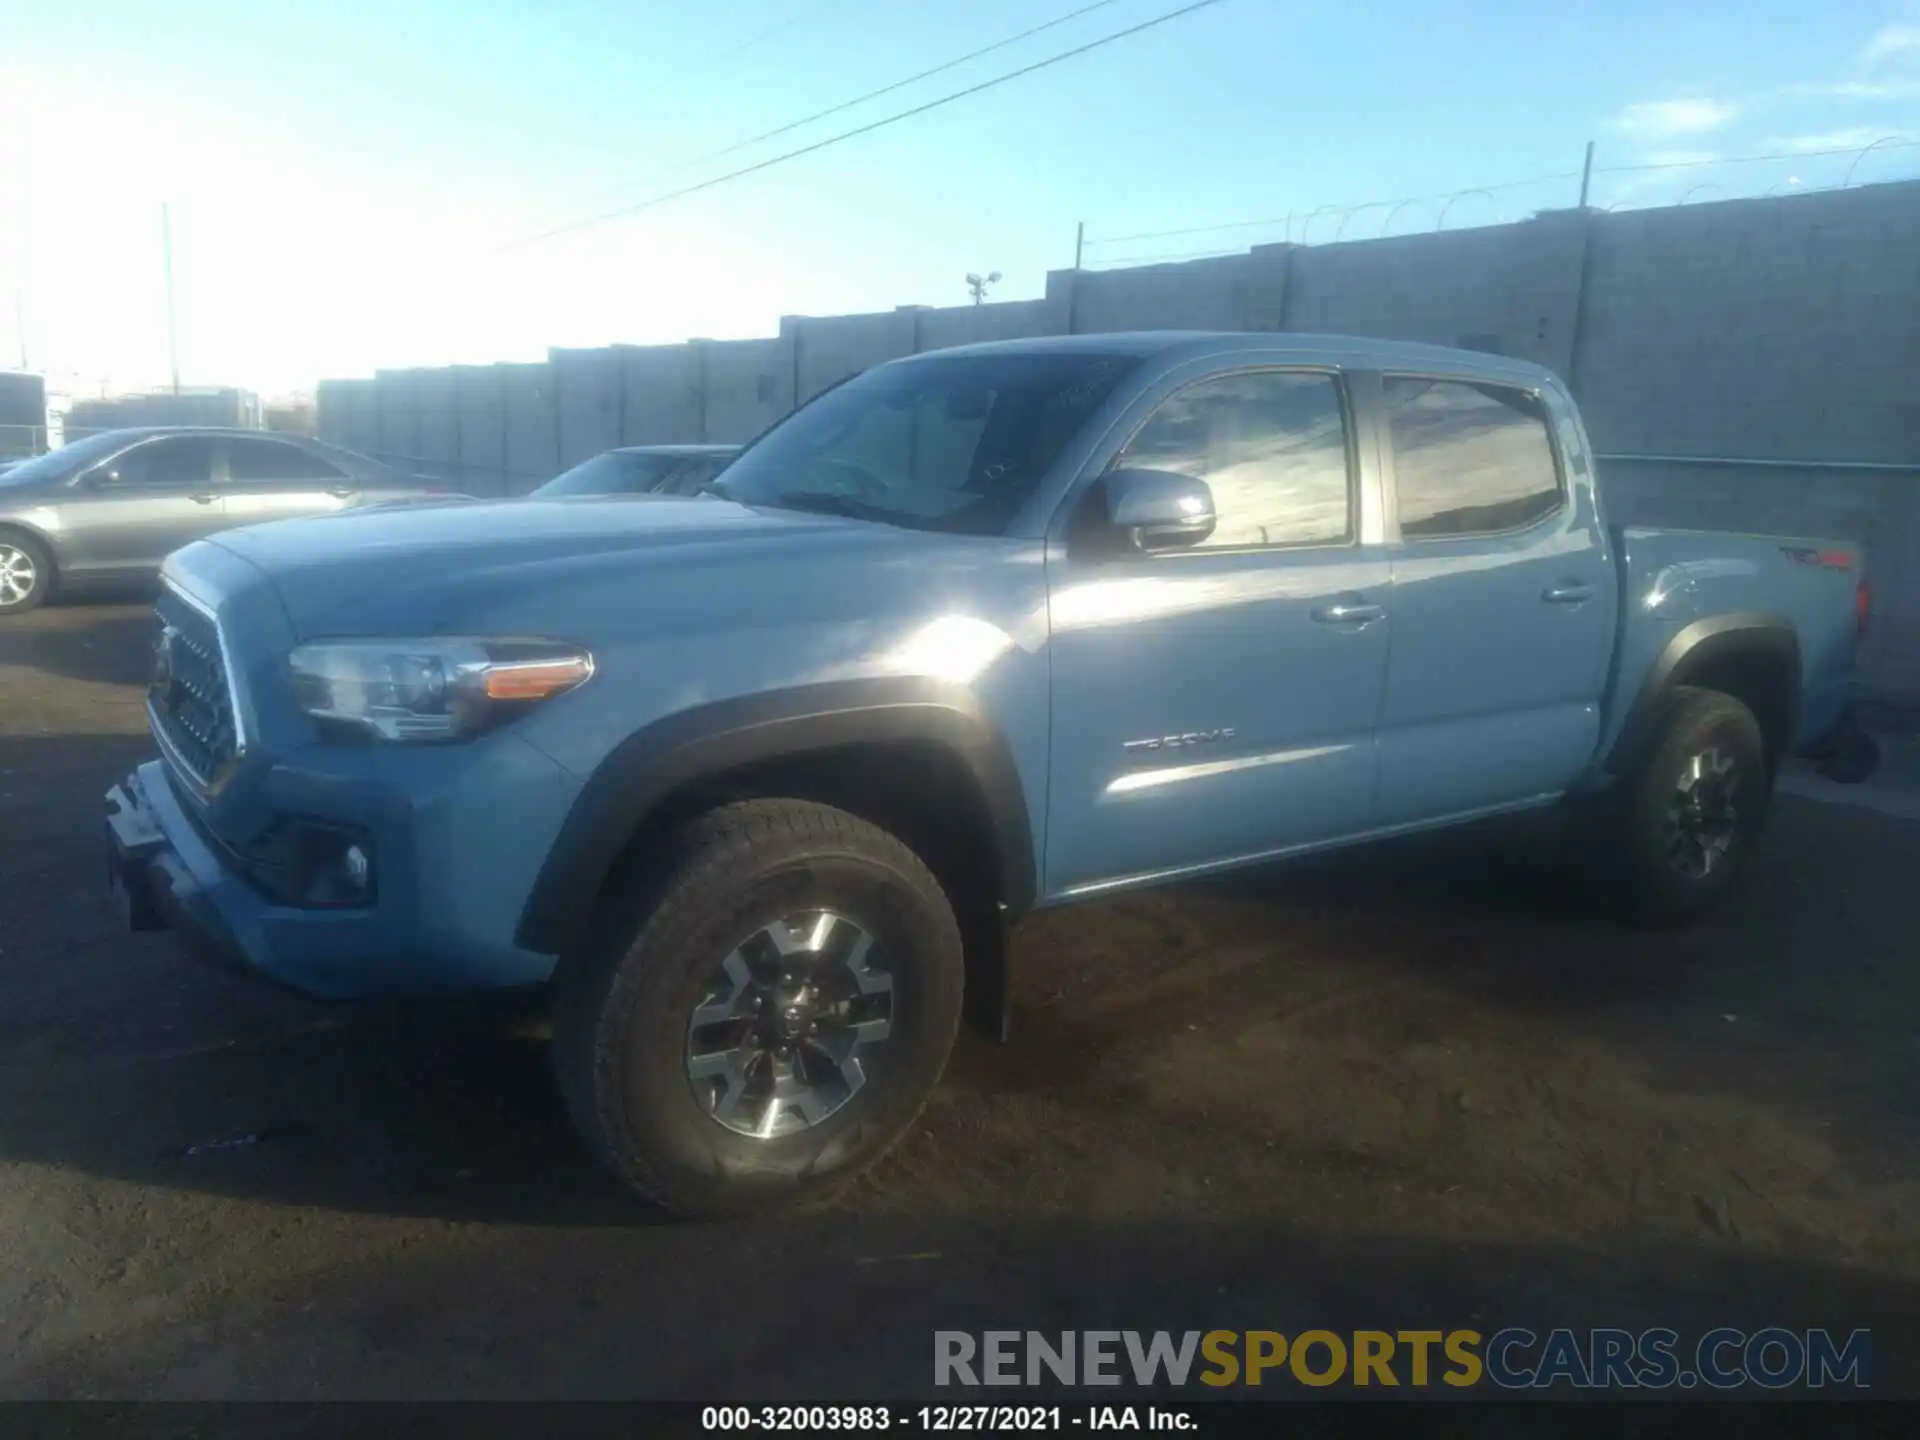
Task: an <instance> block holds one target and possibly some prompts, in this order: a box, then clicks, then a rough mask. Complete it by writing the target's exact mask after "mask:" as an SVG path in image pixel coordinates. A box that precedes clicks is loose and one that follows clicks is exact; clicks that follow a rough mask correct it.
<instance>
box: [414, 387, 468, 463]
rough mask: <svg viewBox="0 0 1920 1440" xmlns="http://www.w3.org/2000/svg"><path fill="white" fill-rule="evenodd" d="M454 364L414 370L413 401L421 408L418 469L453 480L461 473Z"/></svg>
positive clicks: (416, 442) (418, 427)
mask: <svg viewBox="0 0 1920 1440" xmlns="http://www.w3.org/2000/svg"><path fill="white" fill-rule="evenodd" d="M458 383H459V382H458V378H457V376H456V374H455V372H454V370H453V368H452V367H451V366H446V367H443V368H441V369H437V370H417V371H415V372H414V400H415V403H416V404H417V405H418V407H419V421H418V424H417V426H416V429H415V444H416V446H417V447H418V448H417V449H416V450H415V452H414V453H415V454H417V455H418V456H419V457H420V461H419V464H418V465H417V466H416V467H415V468H416V470H417V471H418V472H419V473H420V474H423V475H432V476H434V477H435V478H436V479H443V480H454V479H457V478H458V476H459V473H460V395H459V391H458V389H457V386H458Z"/></svg>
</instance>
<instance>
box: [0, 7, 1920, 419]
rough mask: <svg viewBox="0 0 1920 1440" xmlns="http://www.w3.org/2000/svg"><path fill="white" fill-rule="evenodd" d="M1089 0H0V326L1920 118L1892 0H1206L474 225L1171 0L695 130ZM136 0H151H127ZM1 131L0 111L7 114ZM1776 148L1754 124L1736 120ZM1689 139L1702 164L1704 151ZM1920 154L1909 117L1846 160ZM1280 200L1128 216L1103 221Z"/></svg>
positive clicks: (511, 290)
mask: <svg viewBox="0 0 1920 1440" xmlns="http://www.w3.org/2000/svg"><path fill="white" fill-rule="evenodd" d="M1084 3H1086V0H967V3H960V0H917V3H913V4H901V3H899V0H626V3H612V0H597V3H588V0H544V3H535V0H491V3H488V0H464V3H454V0H412V3H410V0H387V3H370V0H334V3H328V4H321V3H308V0H286V3H280V4H275V5H271V6H263V5H259V4H257V3H247V4H238V3H215V0H172V3H169V4H167V5H165V6H161V7H154V6H151V5H146V4H140V3H136V0H91V3H89V0H60V3H48V0H12V3H10V4H9V5H8V6H7V7H6V8H5V11H4V13H0V136H4V137H6V138H5V140H4V143H0V302H4V303H0V363H4V364H12V363H17V360H18V351H19V335H18V333H17V329H16V326H15V322H14V313H13V311H14V305H13V303H12V300H13V296H14V294H15V293H17V294H18V295H19V297H20V303H21V308H22V309H23V311H24V318H25V325H24V329H25V334H26V340H27V342H28V349H29V358H30V360H31V362H32V363H33V364H34V365H35V367H36V368H46V369H49V370H51V371H53V372H55V374H56V375H57V376H59V377H61V378H62V379H63V381H64V383H65V384H66V385H67V387H68V388H70V389H76V390H81V391H85V390H91V389H94V388H98V387H99V386H101V385H112V386H128V385H140V384H147V383H153V382H156V381H158V380H160V379H163V378H164V376H165V373H166V366H167V359H166V338H165V308H164V302H163V299H162V288H161V283H160V275H161V269H160V245H159V215H158V212H159V206H160V203H161V201H162V200H166V201H168V202H169V203H170V205H171V208H172V216H173V232H174V247H175V279H176V288H177V294H178V310H179V328H180V350H181V364H182V370H183V378H184V379H185V380H186V381H188V382H189V383H233V384H242V385H248V386H252V387H254V388H257V389H261V390H263V391H267V392H269V393H272V392H279V391H285V390H289V389H295V388H304V387H309V386H311V384H312V382H313V381H314V380H316V379H318V378H320V377H321V376H325V375H336V374H339V375H350V374H365V373H369V372H370V371H371V370H372V369H373V368H375V367H376V366H388V365H407V364H436V363H449V362H467V361H489V360H501V359H529V358H538V357H539V356H540V355H542V354H543V353H544V351H545V348H546V347H547V346H549V345H592V344H603V343H609V342H614V341H629V342H637V343H649V342H661V341H672V340H679V339H684V338H687V337H689V336H709V337H732V336H745V335H756V334H770V333H773V331H774V329H775V327H776V326H777V324H778V319H779V316H780V315H781V314H783V313H793V314H800V313H813V314H830V313H835V312H839V311H847V310H862V309H888V308H891V307H892V306H894V305H896V304H904V303H913V302H917V303H930V304H958V303H963V302H964V301H965V299H966V292H965V285H964V277H965V275H966V274H967V272H968V271H970V270H999V271H1001V272H1002V273H1003V275H1004V276H1005V278H1004V280H1003V281H1002V282H1001V284H1000V286H999V287H998V289H997V291H996V292H995V296H996V298H1003V299H1017V298H1022V297H1028V296H1034V295H1038V294H1040V293H1041V292H1042V291H1043V290H1044V287H1045V281H1046V272H1047V270H1048V269H1050V268H1062V267H1065V266H1067V265H1069V264H1071V263H1072V257H1073V242H1074V228H1075V224H1076V222H1079V221H1085V222H1086V225H1087V232H1088V235H1089V237H1090V241H1091V242H1092V243H1090V246H1089V249H1088V251H1087V257H1088V263H1089V264H1094V263H1111V262H1113V261H1116V260H1118V259H1120V258H1122V257H1132V256H1149V255H1160V254H1164V255H1187V254H1194V253H1200V252H1210V251H1218V250H1225V249H1235V248H1242V247H1244V246H1246V245H1249V244H1252V243H1257V242H1261V241H1267V240H1278V239H1281V238H1284V236H1285V234H1286V233H1287V226H1286V224H1285V222H1284V217H1286V216H1288V215H1289V214H1291V215H1293V216H1295V217H1296V219H1295V220H1294V221H1293V224H1292V238H1295V239H1299V238H1301V229H1302V224H1303V221H1304V218H1305V217H1306V216H1307V215H1309V214H1313V213H1314V212H1318V213H1317V214H1315V216H1314V220H1313V228H1312V229H1311V230H1310V231H1308V233H1307V235H1306V238H1307V239H1308V240H1309V241H1313V242H1324V241H1328V240H1331V239H1332V238H1334V234H1335V233H1336V231H1340V232H1341V233H1342V234H1343V238H1346V239H1355V238H1361V237H1366V236H1371V235H1375V234H1378V233H1380V232H1381V229H1382V226H1383V225H1390V226H1391V229H1392V230H1393V231H1395V232H1398V231H1405V230H1415V229H1428V228H1432V227H1433V225H1434V224H1435V223H1436V222H1437V221H1438V220H1439V219H1440V218H1441V217H1440V210H1441V202H1432V203H1426V204H1413V205H1407V206H1403V207H1401V208H1399V209H1398V210H1393V209H1392V208H1391V207H1390V206H1389V205H1387V204H1377V205H1374V206H1373V207H1372V208H1369V209H1362V210H1356V211H1355V212H1354V213H1353V214H1352V215H1351V216H1350V217H1348V218H1346V219H1345V224H1344V230H1342V229H1341V222H1342V216H1341V214H1340V213H1339V211H1338V210H1336V209H1333V208H1329V207H1350V206H1355V205H1359V204H1362V203H1363V202H1371V201H1381V202H1385V201H1392V200H1395V199H1398V198H1400V197H1404V196H1430V195H1442V194H1446V193H1448V192H1469V191H1472V190H1474V189H1476V188H1477V187H1490V186H1509V184H1510V182H1516V181H1534V182H1537V183H1531V184H1524V185H1513V186H1511V188H1501V189H1496V190H1494V191H1493V192H1492V193H1491V194H1471V193H1463V194H1461V195H1460V197H1459V198H1458V199H1457V200H1455V201H1454V202H1453V204H1452V205H1451V206H1450V207H1448V209H1447V213H1446V216H1445V223H1446V225H1447V227H1448V228H1458V227H1461V226H1466V225H1475V224H1487V223H1492V222H1494V221H1497V220H1499V219H1503V218H1504V219H1519V218H1522V217H1524V216H1525V215H1527V214H1529V213H1531V212H1532V211H1533V210H1536V209H1541V208H1547V207H1551V206H1564V205H1570V204H1572V203H1574V200H1575V199H1576V196H1577V179H1575V178H1573V177H1574V173H1575V172H1577V171H1578V170H1579V167H1580V161H1581V153H1582V149H1583V147H1584V145H1585V144H1586V142H1587V141H1588V140H1589V139H1592V140H1595V141H1597V142H1598V147H1599V148H1598V161H1597V163H1598V164H1599V165H1600V166H1601V167H1603V172H1604V167H1610V166H1632V165H1647V164H1673V163H1676V162H1685V168H1676V169H1670V170H1651V171H1649V170H1636V171H1628V172H1623V173H1601V174H1599V175H1597V176H1596V179H1595V183H1594V192H1593V201H1594V203H1596V204H1600V205H1617V206H1620V207H1622V208H1625V207H1631V206H1638V205H1648V204H1664V203H1673V202H1675V201H1677V200H1680V199H1682V198H1683V197H1684V198H1686V199H1687V200H1688V201H1689V202H1690V203H1701V202H1706V201H1711V200H1716V199H1722V198H1729V197H1732V196H1736V195H1741V194H1758V193H1761V192H1764V191H1767V190H1770V189H1772V190H1785V189H1791V188H1794V187H1796V186H1809V187H1811V186H1821V185H1832V184H1838V183H1839V182H1840V180H1841V179H1842V176H1843V174H1844V173H1845V172H1846V170H1847V167H1848V166H1849V164H1851V163H1852V155H1851V153H1849V154H1846V155H1840V156H1822V155H1818V154H1811V153H1805V152H1817V151H1825V150H1844V151H1849V152H1852V151H1857V150H1858V149H1860V148H1861V147H1863V146H1865V145H1867V144H1868V143H1870V142H1871V141H1873V140H1875V139H1878V138H1880V137H1883V136H1892V137H1898V138H1901V139H1903V140H1909V141H1910V140H1914V139H1920V4H1914V3H1906V0H1844V3H1829V4H1826V5H1823V6H1812V5H1808V4H1806V3H1804V0H1740V3H1734V0H1691V3H1685V4H1676V3H1673V0H1660V3H1653V0H1611V3H1604V4H1602V3H1562V4H1557V5H1540V4H1538V3H1520V0H1489V3H1477V4H1472V5H1468V4H1461V3H1455V4H1452V5H1445V4H1436V3H1432V0H1429V3H1424V4H1416V3H1406V0H1347V3H1327V0H1319V3H1300V0H1221V3H1218V4H1215V5H1213V6H1211V7H1210V8H1207V9H1204V10H1201V11H1199V12H1197V13H1195V14H1193V15H1190V16H1187V17H1184V18H1182V19H1179V20H1176V21H1174V22H1172V23H1170V24H1167V25H1165V26H1161V27H1159V28H1156V29H1153V30H1150V31H1147V32H1145V33H1143V34H1141V35H1138V36H1135V37H1132V38H1129V39H1125V40H1121V41H1119V42H1117V43H1115V44H1113V45H1111V46H1107V47H1105V48H1103V49H1100V50H1097V51H1095V52H1093V53H1091V54H1088V55H1086V56H1083V57H1080V58H1078V59H1074V60H1070V61H1068V62H1066V63H1064V64H1062V65H1059V66H1057V67H1054V68H1051V69H1048V70H1044V71H1041V72H1039V73H1037V74H1035V75H1032V76H1029V77H1026V78H1023V79H1020V80H1016V81H1014V82H1012V83H1010V84H1008V85H1006V86H1003V87H1000V88H998V89H995V90H991V91H988V92H986V93H984V94H981V95H978V96H975V97H972V98H970V99H966V100H962V101H960V102H958V103H956V104H953V105H951V106H948V107H945V108H943V109H940V110H936V111H934V112H932V113H929V114H927V115H924V116H920V117H918V118H915V119H912V120H908V121H905V122H903V123H901V124H899V125H896V126H892V127H890V128H887V129H885V130H882V131H879V132H877V133H875V134H872V135H868V136H863V137H861V138H858V139H855V140H851V141H849V142H847V143H846V144H844V145H840V146H836V147H833V148H830V149H827V150H824V151H822V152H821V153H819V154H816V155H811V156H808V157H805V158H803V159H799V160H796V161H793V162H791V163H789V164H784V165H780V166H777V167H775V168H773V169H770V170H768V171H766V172H764V173H762V174H758V175H754V176H750V177H747V178H745V179H741V180H738V181H735V182H732V183H729V184H726V185H722V186H719V187H717V188H715V189H713V190H711V191H709V192H707V193H704V194H700V195H697V196H692V197H689V198H687V199H684V200H680V201H675V202H672V203H670V204H666V205H662V206H658V207H656V208H653V209H650V210H647V211H645V212H643V213H641V214H638V215H634V216H632V217H630V218H627V219H624V220H620V221H616V222H610V223H607V224H604V225H599V226H594V227H589V228H587V229H583V230H579V231H575V232H573V233H570V234H568V235H565V236H562V237H560V238H556V239H552V240H547V241H542V242H540V243H536V244H519V245H513V244H511V243H510V242H514V241H517V240H523V239H524V238H525V237H527V236H529V235H532V234H534V233H537V232H539V231H542V230H545V229H549V228H551V227H553V226H555V225H559V224H563V223H565V222H568V221H571V220H574V219H577V218H580V217H583V216H587V215H592V214H597V213H599V212H602V211H604V210H607V209H609V208H613V207H615V206H617V205H619V204H622V203H630V202H637V201H640V200H644V199H646V198H647V197H649V196H650V195H654V194H657V193H659V192H660V191H662V190H666V189H670V188H674V187H675V186H678V185H683V184H687V183H690V182H693V181H697V180H700V179H703V178H706V177H707V176H709V175H712V174H716V173H719V172H720V171H722V170H725V169H729V168H732V167H734V166H736V165H738V164H742V163H749V162H751V161H753V160H757V159H760V158H763V157H765V156H768V155H774V154H777V153H779V152H780V151H781V150H784V149H788V148H792V147H793V146H795V145H797V144H803V143H806V142H807V141H810V140H813V139H817V138H822V137H824V136H826V135H830V134H832V133H834V132H836V131H838V130H842V129H845V128H848V127H850V126H852V125H856V124H859V123H862V122H864V121H867V120H869V119H876V118H879V117H881V116H884V115H887V114H890V113H893V112H895V111H897V110H901V109H905V108H908V107H909V106H911V105H913V104H916V103H919V102H921V101H923V100H926V99H931V98H934V97H935V96H938V95H941V94H945V93H948V92H950V91H952V90H957V89H960V88H963V87H964V86H966V85H968V84H971V83H974V82H975V81H977V80H981V79H985V78H987V77H989V76H991V75H994V74H997V73H1000V72H1002V71H1005V70H1009V69H1012V68H1015V67H1016V66H1019V65H1022V64H1025V63H1028V62H1030V61H1032V60H1037V59H1040V58H1043V57H1044V56H1047V55H1050V54H1053V53H1055V52H1057V51H1060V50H1063V49H1067V48H1069V47H1071V46H1074V45H1077V44H1080V43H1083V42H1085V41H1087V40H1091V39H1094V38H1096V37H1098V36H1100V35H1103V34H1106V33H1109V32H1111V31H1115V30H1119V29H1122V28H1124V27H1126V26H1128V25H1131V24H1134V23H1137V22H1138V21H1140V20H1144V19H1147V18H1150V17H1151V16H1154V15H1157V14H1161V13H1164V12H1166V11H1169V10H1173V9H1176V8H1179V6H1180V5H1181V4H1182V3H1184V0H1113V3H1110V4H1107V5H1105V6H1103V7H1101V8H1100V9H1097V10H1095V11H1094V12H1093V13H1091V14H1088V15H1086V16H1083V17H1081V18H1080V19H1078V20H1075V21H1073V22H1071V23H1068V24H1064V25H1061V26H1059V27H1058V28H1056V29H1053V30H1050V31H1048V32H1047V33H1045V34H1042V35H1039V36H1036V37H1034V38H1033V39H1032V40H1030V41H1027V42H1025V43H1023V44H1021V45H1019V46H1015V47H1010V48H1008V49H1005V50H1002V51H999V52H997V53H995V54H993V55H991V56H988V57H986V58H984V59H982V60H980V61H977V62H975V63H973V64H970V65H967V66H965V67H962V68H959V69H956V70H953V71H949V72H948V73H946V74H943V75H941V76H938V77H936V78H935V79H932V80H930V81H927V82H926V83H924V84H922V85H918V86H915V87H912V88H911V89H907V90H902V91H898V92H895V93H894V94H892V95H889V96H887V97H886V98H884V99H882V100H880V101H877V102H875V103H874V104H872V105H870V106H865V107H862V108H860V109H858V110H853V111H849V112H846V113H844V114H841V115H838V116H835V117H834V118H833V119H831V120H829V121H826V122H824V123H823V124H821V125H818V126H813V127H808V128H806V129H803V130H799V131H796V132H794V133H792V134H791V135H788V136H783V137H781V139H780V140H778V141H775V142H772V143H771V144H769V145H765V146H760V147H756V148H751V149H748V150H745V151H742V152H740V153H739V154H737V155H733V156H729V157H727V158H726V159H725V160H724V161H717V162H708V163H704V164H703V163H699V162H700V157H701V156H703V155H705V154H706V153H707V152H710V151H712V150H715V149H717V148H719V147H721V146H724V145H728V144H731V143H733V142H735V141H737V140H740V139H742V138H744V137H747V136H751V135H754V134H756V133H758V132H760V131H763V130H766V129H770V128H772V127H773V126H776V125H779V124H782V123H784V122H787V121H789V120H792V119H795V118H798V117H800V116H802V115H805V114H807V113H808V112H810V111H813V110H816V109H820V108H823V107H825V106H827V105H831V104H835V103H837V102H839V101H842V100H845V99H848V98H850V97H852V96H854V95H856V94H859V93H860V92H862V91H864V90H868V89H872V88H875V87H877V86H879V85H883V84H886V83H888V82H890V81H892V80H894V79H897V78H899V77H901V76H904V75H907V74H910V73H912V72H914V71H917V70H921V69H924V68H927V67H929V66H931V65H934V64H937V63H939V62H941V61H943V60H946V59H948V58H950V57H952V56H955V55H959V54H962V53H964V52H966V51H968V50H971V49H975V48H978V47H979V46H982V45H986V44H988V43H991V42H992V41H995V40H998V39H1000V38H1002V37H1004V36H1007V35H1011V34H1013V33H1015V32H1018V31H1020V30H1023V29H1025V28H1027V27H1029V26H1031V25H1034V24H1037V23H1039V22H1041V21H1043V20H1047V19H1051V18H1053V17H1054V16H1056V15H1060V14H1064V13H1066V12H1068V11H1071V10H1073V9H1076V8H1078V5H1079V4H1084ZM162 17H164V18H162ZM23 142H24V143H23ZM1773 152H1792V153H1793V154H1794V156H1795V158H1791V159H1786V160H1780V161H1770V162H1766V163H1760V164H1746V165H1730V164H1724V163H1720V162H1722V161H1724V160H1725V159H1727V158H1728V157H1739V156H1749V155H1756V154H1762V153H1773ZM1696 162H1714V163H1696ZM1916 174H1920V146H1915V145H1912V144H1901V145H1890V146H1885V147H1882V148H1881V149H1879V150H1876V151H1874V152H1873V153H1871V154H1869V155H1867V156H1866V157H1865V158H1864V159H1862V160H1861V161H1860V162H1859V164H1858V166H1857V167H1856V168H1855V170H1854V175H1853V178H1854V181H1855V183H1861V182H1865V181H1871V180H1884V179H1893V178H1900V177H1906V176H1912V175H1916ZM1262 219H1274V220H1276V221H1277V222H1279V223H1273V224H1268V225H1259V226H1254V225H1249V226H1246V227H1244V228H1237V229H1220V230H1209V231H1207V232H1206V233H1201V234H1195V235H1191V236H1182V237H1169V238H1167V239H1156V240H1146V241H1121V240H1119V238H1118V237H1124V236H1127V235H1134V234H1142V233H1148V234H1151V233H1153V232H1159V231H1166V230H1181V229H1187V228H1190V227H1202V226H1215V225H1226V224H1229V223H1231V222H1238V221H1248V220H1262Z"/></svg>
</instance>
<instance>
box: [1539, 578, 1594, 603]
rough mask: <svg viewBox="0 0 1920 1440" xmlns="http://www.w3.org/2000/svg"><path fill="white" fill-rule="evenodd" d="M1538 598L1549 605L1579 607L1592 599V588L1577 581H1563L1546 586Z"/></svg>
mask: <svg viewBox="0 0 1920 1440" xmlns="http://www.w3.org/2000/svg"><path fill="white" fill-rule="evenodd" d="M1540 598H1541V599H1542V600H1544V601H1546V602H1547V603H1548V604H1549V605H1579V604H1583V603H1584V602H1586V601H1588V600H1591V599H1592V598H1593V587H1592V586H1591V585H1583V584H1581V583H1580V582H1579V581H1577V580H1564V581H1562V582H1561V583H1560V584H1558V585H1550V586H1548V587H1547V589H1546V590H1545V592H1543V593H1542V594H1541V596H1540Z"/></svg>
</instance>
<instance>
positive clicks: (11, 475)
mask: <svg viewBox="0 0 1920 1440" xmlns="http://www.w3.org/2000/svg"><path fill="white" fill-rule="evenodd" d="M124 444H126V436H124V435H89V436H88V437H87V438H86V439H84V440H76V441H74V442H73V443H72V444H71V445H62V446H61V447H60V448H59V449H58V450H49V451H48V452H47V453H46V454H44V455H36V456H34V457H33V459H31V460H23V461H21V462H20V463H19V464H18V465H15V466H13V467H12V468H10V469H7V470H0V487H5V486H9V485H37V484H39V483H40V482H41V481H43V480H64V479H66V478H67V477H68V476H69V475H75V474H78V473H79V472H80V471H82V470H84V469H86V468H87V467H88V466H89V465H91V464H93V463H94V461H96V460H104V459H105V458H106V457H107V456H109V455H111V454H112V453H113V452H114V451H115V450H117V449H119V448H120V447H121V446H122V445H124Z"/></svg>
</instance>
